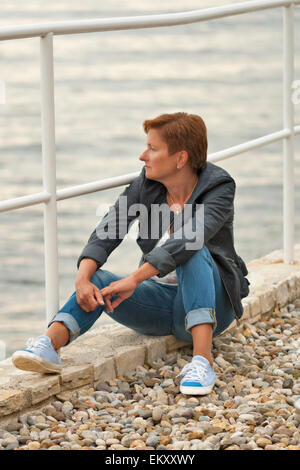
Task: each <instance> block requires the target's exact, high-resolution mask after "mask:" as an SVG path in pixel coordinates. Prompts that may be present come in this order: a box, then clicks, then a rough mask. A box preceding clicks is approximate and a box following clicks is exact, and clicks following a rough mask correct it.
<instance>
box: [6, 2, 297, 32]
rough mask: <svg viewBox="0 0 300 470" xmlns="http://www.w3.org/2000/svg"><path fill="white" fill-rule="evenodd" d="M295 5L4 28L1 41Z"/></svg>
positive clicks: (229, 7) (163, 23)
mask: <svg viewBox="0 0 300 470" xmlns="http://www.w3.org/2000/svg"><path fill="white" fill-rule="evenodd" d="M291 4H294V5H299V4H300V0H293V1H291V0H274V1H270V0H257V1H248V2H241V3H235V4H230V5H223V6H219V7H211V8H203V9H201V10H192V11H187V12H180V13H165V14H160V15H147V16H131V17H121V18H98V19H92V20H76V21H56V22H49V23H37V24H29V25H12V26H3V27H2V28H0V40H2V41H4V40H10V39H21V38H30V37H36V36H45V35H46V34H48V33H53V35H61V34H80V33H96V32H103V31H118V30H128V29H141V28H156V27H162V26H178V25H184V24H191V23H197V22H200V21H208V20H213V19H217V18H224V17H226V16H233V15H239V14H243V13H250V12H255V11H259V10H267V9H272V8H277V7H282V6H288V5H291Z"/></svg>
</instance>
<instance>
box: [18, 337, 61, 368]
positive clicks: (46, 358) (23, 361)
mask: <svg viewBox="0 0 300 470" xmlns="http://www.w3.org/2000/svg"><path fill="white" fill-rule="evenodd" d="M26 346H27V348H26V349H18V350H17V351H16V352H15V353H14V354H13V355H12V363H13V365H14V366H15V367H17V368H18V369H21V370H27V371H32V372H40V373H42V374H51V373H55V372H60V371H61V369H62V365H61V359H60V357H59V354H57V352H56V351H55V350H54V348H53V346H52V343H51V339H50V338H49V337H48V336H45V335H41V336H38V337H37V338H35V339H34V338H30V339H29V340H28V341H27V344H26Z"/></svg>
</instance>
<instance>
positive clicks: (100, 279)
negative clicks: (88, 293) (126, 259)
mask: <svg viewBox="0 0 300 470" xmlns="http://www.w3.org/2000/svg"><path fill="white" fill-rule="evenodd" d="M119 279H121V277H120V276H117V275H116V274H113V273H112V272H110V271H107V270H106V269H98V270H97V271H96V272H95V273H94V274H93V276H92V277H91V279H90V282H92V283H93V284H95V286H97V287H98V289H103V288H104V287H106V286H108V285H109V284H110V283H111V282H114V281H117V280H119Z"/></svg>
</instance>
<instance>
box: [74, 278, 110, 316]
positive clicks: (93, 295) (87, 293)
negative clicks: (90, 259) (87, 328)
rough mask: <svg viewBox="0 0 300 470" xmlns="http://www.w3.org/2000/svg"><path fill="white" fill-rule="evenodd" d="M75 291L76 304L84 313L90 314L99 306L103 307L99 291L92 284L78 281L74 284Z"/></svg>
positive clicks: (86, 281)
mask: <svg viewBox="0 0 300 470" xmlns="http://www.w3.org/2000/svg"><path fill="white" fill-rule="evenodd" d="M75 289H76V299H77V303H78V305H79V306H80V307H81V308H82V310H84V311H85V312H92V311H93V310H95V308H96V307H97V306H98V305H99V304H100V305H104V301H103V297H102V295H101V293H100V290H99V289H98V287H96V286H95V284H93V283H92V282H90V281H88V280H78V281H76V282H75Z"/></svg>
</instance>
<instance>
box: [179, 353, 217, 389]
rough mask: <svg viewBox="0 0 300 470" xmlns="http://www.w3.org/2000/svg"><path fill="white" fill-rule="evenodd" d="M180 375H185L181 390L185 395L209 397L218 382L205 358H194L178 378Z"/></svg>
mask: <svg viewBox="0 0 300 470" xmlns="http://www.w3.org/2000/svg"><path fill="white" fill-rule="evenodd" d="M179 375H184V377H183V378H182V379H181V382H180V386H179V389H180V391H181V393H184V394H185V395H207V394H208V393H210V392H211V391H212V389H213V386H214V385H215V381H216V374H215V373H214V370H213V368H212V367H211V365H210V363H209V362H208V360H207V359H206V358H205V357H203V356H194V357H193V359H192V362H189V363H188V364H186V365H185V366H184V368H183V369H182V371H181V372H180V373H179V374H178V375H177V377H178V376H179Z"/></svg>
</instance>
